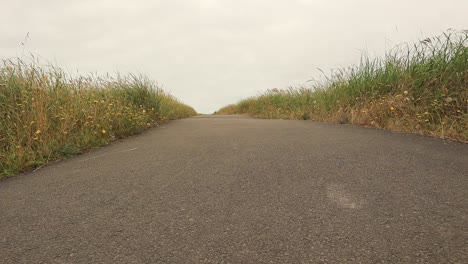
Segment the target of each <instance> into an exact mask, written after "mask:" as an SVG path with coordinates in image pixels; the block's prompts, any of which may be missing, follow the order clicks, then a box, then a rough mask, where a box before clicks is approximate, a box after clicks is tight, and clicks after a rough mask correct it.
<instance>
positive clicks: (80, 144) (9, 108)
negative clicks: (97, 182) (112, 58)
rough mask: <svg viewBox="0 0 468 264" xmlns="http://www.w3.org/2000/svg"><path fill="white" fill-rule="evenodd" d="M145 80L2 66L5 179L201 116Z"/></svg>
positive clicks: (0, 157) (0, 151)
mask: <svg viewBox="0 0 468 264" xmlns="http://www.w3.org/2000/svg"><path fill="white" fill-rule="evenodd" d="M195 114H196V112H195V110H194V109H193V108H191V107H189V106H187V105H185V104H182V103H180V102H179V101H177V99H175V98H174V97H173V96H171V95H170V94H168V93H166V92H164V91H163V90H162V89H161V88H159V87H158V86H157V85H156V84H155V83H154V82H152V81H151V80H149V79H148V78H146V77H144V76H137V75H128V76H124V77H122V76H117V77H115V78H112V77H105V78H102V77H70V76H68V75H67V74H65V73H64V71H63V70H61V69H60V68H57V67H52V66H39V65H38V64H37V63H25V62H22V61H20V60H4V61H3V64H2V65H0V178H1V177H3V176H8V175H13V174H16V173H18V172H21V171H24V170H27V169H31V168H34V167H37V166H40V165H42V164H45V163H47V162H49V161H53V160H57V159H60V158H62V157H66V156H69V155H74V154H77V153H79V152H81V151H83V150H86V149H89V148H91V147H95V146H100V145H103V144H106V143H109V142H110V141H113V140H115V139H118V138H122V137H125V136H128V135H132V134H135V133H138V132H140V131H142V130H144V129H146V128H149V127H152V126H155V125H157V124H159V123H161V122H164V121H165V120H171V119H177V118H183V117H188V116H191V115H195Z"/></svg>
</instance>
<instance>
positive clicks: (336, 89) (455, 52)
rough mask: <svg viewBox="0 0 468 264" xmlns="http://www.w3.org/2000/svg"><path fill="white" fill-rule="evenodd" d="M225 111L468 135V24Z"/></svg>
mask: <svg viewBox="0 0 468 264" xmlns="http://www.w3.org/2000/svg"><path fill="white" fill-rule="evenodd" d="M216 113H217V114H249V115H253V116H256V117H259V118H285V119H312V120H316V121H327V122H338V123H349V124H356V125H362V126H368V127H376V128H384V129H391V130H396V131H403V132H411V133H419V134H425V135H431V136H436V137H441V138H449V139H454V140H460V141H468V31H462V32H448V33H445V34H443V35H441V36H436V37H432V38H427V39H424V40H422V41H420V42H418V43H416V44H414V45H407V44H405V45H399V46H397V47H395V48H393V49H392V50H390V51H389V52H388V53H387V54H386V56H385V57H383V58H375V59H371V58H370V57H369V56H367V55H363V57H362V58H361V62H360V64H359V65H357V66H354V67H351V68H347V69H339V70H337V71H335V73H334V74H332V75H331V76H329V77H327V79H326V81H325V82H322V83H319V84H316V85H313V86H312V87H296V88H290V89H287V90H278V89H272V90H268V91H267V92H265V93H263V94H261V95H259V96H256V97H252V98H248V99H244V100H241V101H240V102H238V103H237V104H233V105H228V106H226V107H224V108H221V109H220V110H219V111H217V112H216Z"/></svg>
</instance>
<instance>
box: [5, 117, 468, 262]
mask: <svg viewBox="0 0 468 264" xmlns="http://www.w3.org/2000/svg"><path fill="white" fill-rule="evenodd" d="M467 259H468V145H467V144H463V143H456V142H448V141H443V140H439V139H432V138H428V137H422V136H417V135H407V134H399V133H392V132H388V131H383V130H375V129H366V128H359V127H352V126H347V125H335V124H324V123H315V122H311V121H287V120H257V119H251V118H247V117H225V116H219V117H217V116H215V117H208V116H206V117H203V116H202V117H196V118H190V119H184V120H178V121H174V122H172V123H169V124H167V125H163V126H161V127H159V128H156V129H152V130H150V131H146V132H145V133H144V134H142V135H139V136H135V137H132V138H129V139H126V140H123V141H119V142H115V143H113V144H111V145H110V146H108V147H105V148H102V149H98V150H95V151H92V152H91V153H88V154H84V155H80V156H77V157H74V158H71V159H69V160H66V161H62V162H59V163H56V164H53V165H50V166H47V167H44V168H42V169H41V170H38V171H36V172H32V173H27V174H24V175H19V176H17V177H13V178H8V179H6V180H3V181H0V263H41V262H42V263H346V262H349V263H358V262H362V263H417V262H418V261H419V262H422V263H462V262H463V261H466V260H467ZM464 263H466V262H464Z"/></svg>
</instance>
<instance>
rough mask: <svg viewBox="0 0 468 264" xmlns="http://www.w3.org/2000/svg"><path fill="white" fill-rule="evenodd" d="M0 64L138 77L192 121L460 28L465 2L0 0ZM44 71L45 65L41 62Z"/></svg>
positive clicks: (467, 19) (465, 25)
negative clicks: (176, 102)
mask: <svg viewBox="0 0 468 264" xmlns="http://www.w3.org/2000/svg"><path fill="white" fill-rule="evenodd" d="M1 10H2V12H1V15H0V43H1V45H0V58H2V59H7V58H11V57H15V56H21V54H22V50H23V48H22V46H21V42H23V41H24V38H25V35H26V34H27V33H28V32H30V33H29V38H28V39H27V42H26V49H27V52H32V53H33V54H35V55H36V56H41V57H42V58H44V60H47V61H48V62H51V63H53V64H57V65H59V66H61V67H63V68H66V69H67V70H68V71H70V72H77V71H78V72H79V73H83V74H87V73H89V72H94V73H96V72H98V73H106V72H109V73H115V72H116V71H118V72H120V73H128V72H132V73H142V74H145V75H147V76H148V77H150V78H151V79H153V80H156V81H157V82H158V83H159V84H162V85H164V88H165V89H167V90H168V91H170V92H171V93H172V94H173V95H175V96H176V97H178V98H179V99H181V100H182V101H183V102H185V103H187V104H189V105H191V106H193V107H194V108H196V110H197V111H198V112H201V113H212V112H213V111H215V110H217V109H218V108H220V107H221V106H224V105H226V104H229V103H234V102H236V101H238V100H239V99H241V98H244V97H248V96H253V95H256V94H258V93H259V92H261V91H265V90H266V89H270V88H286V87H288V86H291V85H292V86H294V85H301V84H304V83H305V82H306V81H307V80H309V79H311V78H312V77H317V76H319V74H320V72H319V71H318V70H317V68H320V69H322V70H324V71H325V72H328V71H329V70H330V69H333V68H337V67H346V66H351V65H353V64H356V63H358V62H359V58H360V55H361V52H362V51H363V50H367V52H369V53H371V54H376V55H378V54H383V52H384V50H385V49H386V48H387V49H388V48H389V47H391V46H393V45H395V44H398V43H401V42H413V41H417V40H418V39H422V38H425V37H427V36H432V35H437V34H439V33H441V32H443V31H445V30H446V29H448V28H454V29H458V30H464V29H468V15H467V10H468V1H466V0H445V1H441V0H287V1H286V0H284V1H280V0H165V1H163V0H152V1H151V0H146V1H145V0H131V1H129V0H125V1H121V0H69V1H65V0H41V1H38V0H29V1H24V0H14V1H10V0H1ZM43 62H46V61H43Z"/></svg>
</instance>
